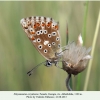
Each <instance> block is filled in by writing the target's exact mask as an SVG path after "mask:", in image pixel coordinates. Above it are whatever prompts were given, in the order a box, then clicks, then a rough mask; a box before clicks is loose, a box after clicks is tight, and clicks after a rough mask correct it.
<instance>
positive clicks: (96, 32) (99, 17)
mask: <svg viewBox="0 0 100 100" xmlns="http://www.w3.org/2000/svg"><path fill="white" fill-rule="evenodd" d="M99 27H100V11H99V15H98V21H97V25H96V30H95V34H94V39H93V43H92V51H91V56H92V59H91V60H90V62H89V66H88V69H87V73H86V79H85V85H84V91H86V90H87V87H88V82H89V78H90V72H91V66H92V62H93V55H94V50H95V46H96V40H97V37H98V34H99Z"/></svg>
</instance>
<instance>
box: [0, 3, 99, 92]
mask: <svg viewBox="0 0 100 100" xmlns="http://www.w3.org/2000/svg"><path fill="white" fill-rule="evenodd" d="M85 3H86V2H85V1H83V2H76V1H75V2H69V1H47V2H46V1H41V2H40V1H37V2H36V1H31V2H28V1H27V2H19V1H16V2H0V90H1V91H3V90H4V91H8V90H12V91H30V90H31V91H45V90H48V91H66V90H67V89H66V86H65V79H66V77H67V73H66V72H65V71H63V70H61V69H59V68H56V67H55V66H52V67H49V68H47V67H45V66H44V65H41V66H40V67H39V68H38V69H36V70H34V72H33V74H32V75H31V76H30V77H29V76H28V75H27V74H26V73H27V72H28V71H29V70H30V69H32V68H33V67H34V66H36V65H37V64H39V63H41V62H42V61H44V60H45V59H44V58H43V57H42V56H41V55H40V54H39V53H38V51H37V50H36V49H35V48H34V46H33V45H32V43H31V42H30V40H29V39H28V37H27V36H26V34H25V33H24V31H23V29H22V27H21V25H20V20H21V19H22V18H24V17H29V16H47V17H52V18H53V19H54V20H56V21H59V26H60V29H59V30H60V35H61V39H62V46H64V45H66V37H65V36H66V35H65V33H66V28H67V24H68V30H69V41H77V37H78V35H79V33H82V29H83V23H84V15H85V6H86V5H85ZM99 10H100V2H89V5H88V13H87V21H86V22H87V24H86V36H85V41H84V45H85V46H86V47H90V46H92V41H93V38H94V32H95V28H96V23H97V18H98V13H99ZM99 38H100V35H99V36H98V39H97V42H96V47H95V52H94V57H93V58H92V59H93V64H92V69H91V73H90V79H89V84H88V89H87V90H89V91H98V90H100V77H99V74H100V61H99V59H100V51H99V50H100V39H99ZM86 72H87V69H86V70H85V71H83V72H82V73H80V74H79V75H80V78H78V75H77V76H75V77H74V76H73V79H74V81H73V87H72V88H73V90H80V91H82V90H83V87H84V83H85V78H86Z"/></svg>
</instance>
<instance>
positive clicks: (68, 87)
mask: <svg viewBox="0 0 100 100" xmlns="http://www.w3.org/2000/svg"><path fill="white" fill-rule="evenodd" d="M70 78H71V74H68V77H67V78H66V87H67V89H68V91H72V89H71V87H70V85H69V81H70Z"/></svg>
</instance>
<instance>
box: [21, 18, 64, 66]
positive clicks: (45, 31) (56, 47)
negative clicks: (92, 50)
mask: <svg viewBox="0 0 100 100" xmlns="http://www.w3.org/2000/svg"><path fill="white" fill-rule="evenodd" d="M20 23H21V25H22V27H23V30H24V31H25V33H26V34H27V36H28V38H29V39H30V41H31V42H32V44H33V45H34V46H35V48H36V49H37V50H38V51H39V52H40V54H41V55H42V56H43V57H44V58H45V59H46V60H47V63H46V66H49V64H51V63H55V64H56V63H57V61H58V59H59V58H60V57H61V54H60V52H61V51H62V49H61V47H60V46H61V40H60V34H59V26H58V23H57V22H55V21H54V20H53V19H52V18H49V17H42V16H41V17H38V16H32V17H28V18H23V19H21V21H20ZM48 62H49V63H48Z"/></svg>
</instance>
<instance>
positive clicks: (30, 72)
mask: <svg viewBox="0 0 100 100" xmlns="http://www.w3.org/2000/svg"><path fill="white" fill-rule="evenodd" d="M45 62H46V61H44V62H42V63H40V64H38V65H37V66H35V67H34V68H32V69H31V70H30V71H28V72H27V74H28V75H29V76H30V75H31V74H32V72H33V70H35V69H37V68H38V67H39V66H40V65H41V64H43V63H45Z"/></svg>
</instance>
